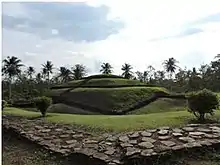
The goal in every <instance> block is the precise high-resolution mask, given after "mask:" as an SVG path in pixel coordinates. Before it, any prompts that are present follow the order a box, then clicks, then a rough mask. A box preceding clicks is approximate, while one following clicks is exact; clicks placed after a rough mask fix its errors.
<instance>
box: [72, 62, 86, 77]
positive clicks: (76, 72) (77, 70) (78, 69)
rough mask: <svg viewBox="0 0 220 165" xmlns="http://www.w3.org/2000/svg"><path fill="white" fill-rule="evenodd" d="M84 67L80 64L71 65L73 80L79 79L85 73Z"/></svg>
mask: <svg viewBox="0 0 220 165" xmlns="http://www.w3.org/2000/svg"><path fill="white" fill-rule="evenodd" d="M86 72H87V71H86V67H85V66H83V65H81V64H76V65H75V66H74V67H72V73H73V78H74V80H80V79H81V78H83V77H84V76H85V75H86Z"/></svg>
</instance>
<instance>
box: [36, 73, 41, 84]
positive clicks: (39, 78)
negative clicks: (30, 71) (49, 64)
mask: <svg viewBox="0 0 220 165" xmlns="http://www.w3.org/2000/svg"><path fill="white" fill-rule="evenodd" d="M35 79H36V81H37V83H40V82H41V81H42V75H41V73H38V74H37V75H36V77H35Z"/></svg>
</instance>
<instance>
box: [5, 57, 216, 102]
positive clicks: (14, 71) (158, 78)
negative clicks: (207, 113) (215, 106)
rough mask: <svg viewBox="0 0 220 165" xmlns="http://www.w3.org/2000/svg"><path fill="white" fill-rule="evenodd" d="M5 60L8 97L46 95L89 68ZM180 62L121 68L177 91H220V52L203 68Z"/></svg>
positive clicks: (104, 68)
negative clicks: (139, 68) (37, 65)
mask: <svg viewBox="0 0 220 165" xmlns="http://www.w3.org/2000/svg"><path fill="white" fill-rule="evenodd" d="M2 63H3V66H2V76H3V79H2V91H3V92H2V95H3V98H4V99H6V100H8V99H12V98H13V99H16V98H25V99H29V98H32V97H36V96H42V95H45V93H47V92H48V90H49V88H50V87H51V86H53V85H57V84H62V83H66V82H69V81H71V80H80V79H81V78H83V77H85V76H87V73H88V72H87V67H86V66H84V65H82V64H76V65H75V66H73V67H71V68H67V67H64V66H61V67H59V68H55V66H54V65H53V63H52V61H46V62H45V63H44V64H42V67H41V71H40V72H39V73H36V70H35V68H34V67H33V66H25V65H24V64H23V63H22V61H21V59H19V58H18V57H15V56H12V57H7V58H5V59H4V60H3V61H2ZM178 64H179V62H178V61H177V60H176V59H175V58H173V57H171V58H169V59H167V60H165V61H164V62H163V63H162V65H163V68H164V69H163V70H156V69H155V68H154V67H153V66H151V65H150V66H148V67H147V68H146V70H144V71H134V68H133V67H132V65H130V64H128V63H125V64H123V65H122V67H121V70H122V74H121V75H120V76H123V77H124V78H126V79H134V80H139V81H141V82H144V83H146V84H149V85H155V86H161V87H165V88H168V89H170V90H171V91H174V92H187V91H196V90H200V89H203V88H207V89H210V90H212V91H220V54H218V55H217V56H216V57H215V58H214V59H213V60H212V61H211V62H210V63H209V64H203V65H201V66H200V67H199V68H195V67H194V68H192V69H187V68H181V67H179V66H178ZM23 68H25V70H24V69H23ZM22 70H24V71H22ZM113 70H114V68H113V67H112V65H111V64H110V63H103V64H102V65H101V66H100V73H102V74H112V73H113Z"/></svg>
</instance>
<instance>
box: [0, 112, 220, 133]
mask: <svg viewBox="0 0 220 165" xmlns="http://www.w3.org/2000/svg"><path fill="white" fill-rule="evenodd" d="M3 114H10V115H16V116H25V117H28V118H32V117H39V116H40V114H39V113H38V112H31V111H26V110H22V109H18V108H5V110H4V111H3ZM214 118H215V119H216V120H219V119H220V111H216V114H215V116H214ZM45 119H46V120H47V121H49V122H54V123H65V124H74V125H76V126H79V127H81V128H82V129H83V128H85V129H87V130H88V131H91V130H94V131H101V132H102V131H104V132H105V131H107V132H108V131H113V132H125V131H133V130H143V129H146V128H158V127H160V126H170V127H177V126H181V125H184V124H187V123H189V122H190V121H192V120H193V119H195V118H194V116H193V115H192V114H190V113H189V112H187V111H178V112H164V113H152V114H146V115H125V116H108V115H92V116H91V115H73V114H57V113H48V115H47V117H46V118H45Z"/></svg>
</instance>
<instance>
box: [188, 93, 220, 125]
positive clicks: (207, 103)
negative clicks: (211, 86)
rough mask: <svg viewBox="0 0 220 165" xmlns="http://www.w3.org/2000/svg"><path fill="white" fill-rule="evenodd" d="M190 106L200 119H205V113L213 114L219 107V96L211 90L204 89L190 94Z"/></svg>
mask: <svg viewBox="0 0 220 165" xmlns="http://www.w3.org/2000/svg"><path fill="white" fill-rule="evenodd" d="M187 99H188V107H189V111H190V112H192V113H193V114H194V115H195V116H196V117H197V118H198V119H199V120H200V121H204V120H205V114H207V113H209V114H213V113H214V110H216V109H218V106H219V101H218V96H217V95H216V94H215V93H213V92H212V91H210V90H207V89H203V90H200V91H198V92H192V93H190V94H188V96H187Z"/></svg>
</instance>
